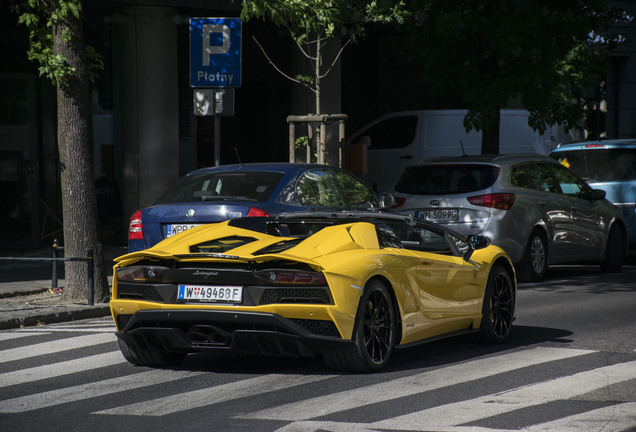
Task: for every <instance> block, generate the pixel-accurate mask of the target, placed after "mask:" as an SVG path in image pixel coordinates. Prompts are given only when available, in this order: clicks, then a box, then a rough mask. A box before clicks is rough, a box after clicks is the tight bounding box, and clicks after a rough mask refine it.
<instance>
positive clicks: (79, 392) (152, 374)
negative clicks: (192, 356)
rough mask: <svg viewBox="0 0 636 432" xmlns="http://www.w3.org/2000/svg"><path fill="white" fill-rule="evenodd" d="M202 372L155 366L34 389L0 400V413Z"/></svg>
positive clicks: (17, 411)
mask: <svg viewBox="0 0 636 432" xmlns="http://www.w3.org/2000/svg"><path fill="white" fill-rule="evenodd" d="M203 374H204V372H189V371H170V370H164V369H156V370H151V371H148V372H141V373H136V374H132V375H125V376H121V377H117V378H112V379H107V380H103V381H97V382H89V383H86V384H81V385H77V386H73V387H66V388H62V389H58V390H51V391H47V392H42V393H36V394H32V395H28V396H22V397H18V398H14V399H6V400H3V401H0V413H3V414H11V413H22V412H28V411H33V410H37V409H40V408H49V407H53V406H57V405H62V404H66V403H71V402H79V401H83V400H86V399H91V398H95V397H100V396H104V395H110V394H113V393H120V392H124V391H129V390H135V389H139V388H143V387H150V386H153V385H155V384H165V383H168V382H171V381H177V380H180V379H184V378H190V377H194V376H197V375H203Z"/></svg>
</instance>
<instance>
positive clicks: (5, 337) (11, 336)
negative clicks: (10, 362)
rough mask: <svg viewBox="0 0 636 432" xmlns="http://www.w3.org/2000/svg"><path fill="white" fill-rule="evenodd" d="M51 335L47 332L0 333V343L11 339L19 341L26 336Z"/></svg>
mask: <svg viewBox="0 0 636 432" xmlns="http://www.w3.org/2000/svg"><path fill="white" fill-rule="evenodd" d="M47 334H51V333H49V332H11V333H0V342H4V341H8V340H12V339H20V338H25V337H28V336H42V335H47Z"/></svg>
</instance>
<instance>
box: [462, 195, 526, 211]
mask: <svg viewBox="0 0 636 432" xmlns="http://www.w3.org/2000/svg"><path fill="white" fill-rule="evenodd" d="M467 199H468V202H469V203H471V204H472V205H477V206H482V207H490V208H496V209H499V210H510V208H511V207H512V204H513V203H514V202H515V194H511V193H493V194H486V195H476V196H472V197H468V198H467Z"/></svg>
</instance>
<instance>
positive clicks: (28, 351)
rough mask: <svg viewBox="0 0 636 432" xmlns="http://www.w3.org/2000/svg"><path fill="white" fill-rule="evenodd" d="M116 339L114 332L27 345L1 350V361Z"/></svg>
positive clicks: (52, 352)
mask: <svg viewBox="0 0 636 432" xmlns="http://www.w3.org/2000/svg"><path fill="white" fill-rule="evenodd" d="M116 341H117V336H115V334H114V333H98V334H90V335H86V336H77V337H72V338H66V339H59V340H54V341H50V342H43V343H38V344H33V345H27V346H23V347H19V348H13V349H8V350H4V351H0V363H6V362H10V361H15V360H24V359H27V358H30V357H37V356H41V355H45V354H54V353H58V352H62V351H68V350H72V349H75V348H86V347H89V346H94V345H101V344H105V343H109V342H116Z"/></svg>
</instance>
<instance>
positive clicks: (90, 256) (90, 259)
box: [0, 239, 95, 306]
mask: <svg viewBox="0 0 636 432" xmlns="http://www.w3.org/2000/svg"><path fill="white" fill-rule="evenodd" d="M52 248H53V256H52V257H0V261H44V262H46V261H50V262H51V288H52V289H53V288H57V282H58V278H57V264H58V263H59V262H64V261H80V262H85V263H86V266H87V273H88V304H89V305H90V306H93V305H94V304H95V299H94V296H95V282H94V274H95V255H94V253H93V251H92V250H90V249H89V250H88V251H86V257H85V258H82V257H64V256H59V253H60V251H63V250H64V247H63V246H59V245H58V240H57V239H55V240H53V246H52Z"/></svg>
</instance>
